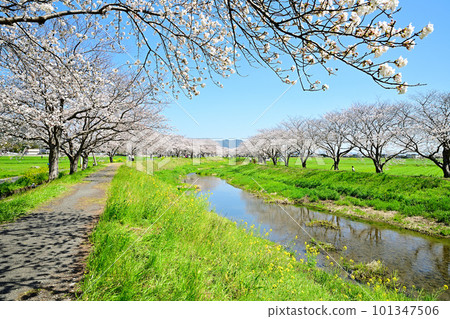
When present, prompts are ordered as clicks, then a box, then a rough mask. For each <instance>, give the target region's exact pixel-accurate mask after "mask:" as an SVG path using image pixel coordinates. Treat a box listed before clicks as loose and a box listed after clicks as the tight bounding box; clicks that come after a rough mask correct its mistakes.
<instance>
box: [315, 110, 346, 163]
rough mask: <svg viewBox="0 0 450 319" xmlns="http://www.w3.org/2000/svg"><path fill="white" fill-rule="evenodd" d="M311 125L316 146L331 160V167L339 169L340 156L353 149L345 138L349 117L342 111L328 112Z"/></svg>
mask: <svg viewBox="0 0 450 319" xmlns="http://www.w3.org/2000/svg"><path fill="white" fill-rule="evenodd" d="M313 126H314V129H315V134H316V136H317V139H316V142H317V146H318V147H319V148H320V149H322V150H323V151H324V152H325V156H326V157H329V158H331V159H332V160H333V169H334V170H336V171H337V170H339V162H340V160H341V157H342V156H344V155H346V154H348V153H349V152H350V151H351V150H352V149H353V146H352V145H351V144H350V143H348V141H347V139H346V135H347V133H348V128H349V119H348V118H347V117H346V116H345V114H343V113H342V112H330V113H326V114H325V115H323V116H322V118H321V119H319V120H317V121H314V122H313Z"/></svg>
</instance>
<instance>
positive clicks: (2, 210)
mask: <svg viewBox="0 0 450 319" xmlns="http://www.w3.org/2000/svg"><path fill="white" fill-rule="evenodd" d="M100 167H101V166H95V167H90V168H88V169H86V170H85V171H80V172H77V173H75V174H73V175H65V176H63V177H61V178H58V179H56V180H54V181H52V182H50V183H46V184H43V185H41V186H39V187H37V188H36V189H32V190H28V191H26V192H24V193H21V194H17V195H13V196H10V197H7V198H5V199H3V200H0V224H1V223H6V222H11V221H13V220H15V219H17V218H18V217H20V216H23V215H26V214H27V213H29V212H30V211H31V210H32V209H34V208H36V207H37V206H39V205H42V204H44V203H46V202H48V201H49V200H51V199H53V198H55V197H57V196H59V195H61V194H63V193H64V192H66V191H67V190H69V189H70V186H71V185H74V184H77V183H80V182H81V181H82V180H83V179H84V178H85V177H86V176H88V175H90V174H91V173H93V172H95V171H96V170H98V169H99V168H100Z"/></svg>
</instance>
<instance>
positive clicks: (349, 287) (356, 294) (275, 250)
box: [80, 166, 407, 300]
mask: <svg viewBox="0 0 450 319" xmlns="http://www.w3.org/2000/svg"><path fill="white" fill-rule="evenodd" d="M172 173H173V172H172ZM162 179H167V180H170V181H173V179H172V178H170V175H164V174H163V175H159V174H158V176H149V175H146V174H145V173H143V172H138V171H136V170H134V169H132V168H128V167H125V166H122V167H121V168H120V169H119V171H118V172H117V174H116V176H115V177H114V179H113V182H112V186H111V188H110V195H109V198H108V201H107V207H106V209H105V212H104V214H103V215H102V217H101V219H100V222H99V224H98V226H97V227H96V229H95V231H94V233H93V235H92V241H93V245H94V250H93V252H92V253H91V255H90V257H89V259H88V264H87V273H86V275H85V278H84V280H83V282H82V283H81V286H80V289H81V292H82V293H81V295H80V299H84V300H385V299H390V300H405V299H407V298H406V297H405V296H404V295H402V294H398V293H396V292H393V291H389V290H385V289H380V290H377V291H374V290H371V289H369V288H367V287H363V286H360V285H357V284H355V283H352V282H349V281H347V280H343V279H341V278H337V279H336V278H335V276H336V275H335V274H330V273H327V272H325V271H323V270H319V269H318V268H316V267H315V265H314V263H309V262H303V263H302V262H299V261H297V260H295V258H294V257H292V254H291V253H289V252H287V251H285V250H284V249H283V248H282V247H281V246H280V245H277V244H275V243H273V242H270V241H268V240H266V239H264V238H261V237H258V236H256V233H257V231H256V230H255V229H254V228H252V227H248V228H247V229H245V228H244V227H245V226H242V227H238V226H236V224H235V223H233V222H231V221H230V220H228V219H226V218H223V217H220V216H218V215H217V214H215V213H214V212H210V211H208V209H207V207H208V203H207V201H206V199H205V198H197V197H195V196H194V195H192V194H189V195H188V194H186V193H185V192H183V191H181V190H179V189H177V187H176V185H174V184H171V183H167V182H165V181H163V180H162Z"/></svg>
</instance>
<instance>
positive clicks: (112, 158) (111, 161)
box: [109, 155, 114, 163]
mask: <svg viewBox="0 0 450 319" xmlns="http://www.w3.org/2000/svg"><path fill="white" fill-rule="evenodd" d="M109 162H110V163H114V156H111V155H110V156H109Z"/></svg>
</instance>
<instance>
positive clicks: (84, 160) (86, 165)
mask: <svg viewBox="0 0 450 319" xmlns="http://www.w3.org/2000/svg"><path fill="white" fill-rule="evenodd" d="M81 157H82V158H83V165H82V167H81V169H82V170H83V171H84V170H85V169H86V168H87V167H88V162H89V157H88V156H87V155H86V154H83V155H81Z"/></svg>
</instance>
